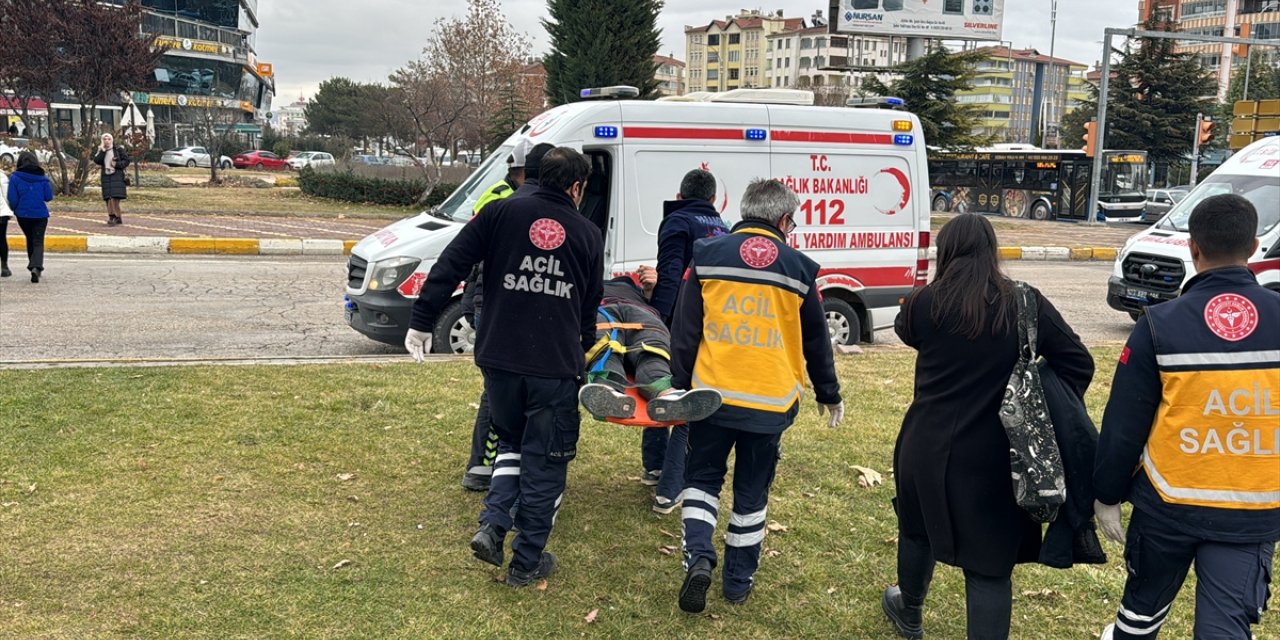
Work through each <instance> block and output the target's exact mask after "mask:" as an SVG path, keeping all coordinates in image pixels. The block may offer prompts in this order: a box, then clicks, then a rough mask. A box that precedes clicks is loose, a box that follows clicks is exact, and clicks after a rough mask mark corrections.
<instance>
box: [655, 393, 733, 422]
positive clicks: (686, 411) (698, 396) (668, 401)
mask: <svg viewBox="0 0 1280 640" xmlns="http://www.w3.org/2000/svg"><path fill="white" fill-rule="evenodd" d="M720 401H721V398H720V392H719V391H716V390H715V389H690V390H688V391H681V390H679V389H677V390H675V391H673V392H671V393H668V394H666V395H663V396H658V397H657V398H654V399H652V400H650V401H649V417H650V418H653V419H654V420H657V421H659V422H694V421H697V420H706V419H707V418H709V417H711V414H713V413H715V412H716V410H717V409H719V408H720Z"/></svg>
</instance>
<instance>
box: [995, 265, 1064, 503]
mask: <svg viewBox="0 0 1280 640" xmlns="http://www.w3.org/2000/svg"><path fill="white" fill-rule="evenodd" d="M1016 284H1017V296H1018V363H1017V364H1015V365H1014V367H1013V373H1012V374H1011V375H1010V376H1009V385H1008V386H1007V387H1006V388H1005V392H1004V400H1003V401H1002V402H1001V403H1000V422H1001V423H1002V424H1003V425H1004V430H1005V434H1006V435H1008V436H1009V467H1010V469H1011V471H1012V474H1013V494H1014V497H1015V498H1017V501H1018V506H1019V507H1022V508H1023V509H1024V510H1025V511H1026V512H1027V513H1028V514H1030V516H1031V518H1032V519H1033V520H1035V521H1036V522H1053V520H1054V518H1057V517H1058V507H1059V506H1060V505H1062V504H1063V503H1064V502H1066V500H1067V486H1066V478H1065V476H1064V474H1063V469H1062V454H1061V452H1059V451H1058V440H1057V437H1056V436H1055V434H1054V430H1053V421H1052V420H1051V419H1050V417H1049V405H1048V403H1047V402H1046V401H1045V397H1044V387H1043V386H1041V384H1040V369H1039V368H1038V367H1037V366H1036V360H1037V358H1038V356H1037V355H1036V339H1037V327H1036V318H1037V317H1038V316H1039V312H1040V310H1039V305H1038V304H1037V301H1036V295H1035V292H1033V291H1032V289H1031V287H1029V286H1027V284H1026V283H1024V282H1018V283H1016Z"/></svg>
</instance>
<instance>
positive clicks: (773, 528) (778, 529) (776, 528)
mask: <svg viewBox="0 0 1280 640" xmlns="http://www.w3.org/2000/svg"><path fill="white" fill-rule="evenodd" d="M768 529H769V531H770V532H771V533H786V532H787V525H785V524H779V523H778V521H777V520H770V521H769V526H768Z"/></svg>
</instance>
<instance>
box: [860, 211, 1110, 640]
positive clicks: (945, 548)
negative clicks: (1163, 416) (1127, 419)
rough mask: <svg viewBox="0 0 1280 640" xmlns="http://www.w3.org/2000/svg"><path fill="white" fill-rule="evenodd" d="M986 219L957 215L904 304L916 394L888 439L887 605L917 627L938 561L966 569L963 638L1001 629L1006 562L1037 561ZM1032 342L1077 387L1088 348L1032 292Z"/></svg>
mask: <svg viewBox="0 0 1280 640" xmlns="http://www.w3.org/2000/svg"><path fill="white" fill-rule="evenodd" d="M1015 291H1016V289H1015V287H1014V282H1013V280H1011V279H1009V278H1008V277H1006V276H1004V275H1003V274H1002V273H1001V271H1000V263H999V253H998V245H997V242H996V235H995V230H994V229H992V227H991V223H990V222H988V221H987V220H986V218H983V217H981V216H978V215H972V214H968V215H962V216H959V217H957V218H956V219H954V220H952V221H951V222H949V223H947V225H946V226H945V227H943V229H942V231H941V232H940V233H939V234H938V264H937V272H936V276H935V278H934V281H933V282H932V283H931V284H930V285H928V286H926V287H924V288H922V289H920V290H918V291H916V292H915V293H914V294H913V295H912V296H911V297H910V298H908V299H907V301H906V303H905V304H904V305H903V308H902V311H901V312H900V313H899V315H898V319H897V322H896V325H895V328H896V330H897V333H898V336H899V337H901V338H902V341H903V342H905V343H906V344H907V345H908V346H910V347H912V348H914V349H916V350H917V351H918V352H919V355H918V357H917V359H916V373H915V399H914V401H913V402H912V404H911V408H910V409H908V410H907V415H906V417H905V418H904V419H903V423H902V431H901V432H900V433H899V434H898V442H897V445H896V446H895V448H894V474H895V482H896V489H897V498H896V500H895V506H896V508H897V512H898V532H899V536H898V537H899V542H898V584H899V586H897V587H890V588H889V589H888V590H886V591H885V594H884V600H883V606H884V609H885V612H886V614H888V615H889V617H890V619H891V620H892V621H893V622H894V623H895V625H896V626H897V627H898V629H899V631H901V633H902V634H903V635H904V636H906V637H920V636H921V635H922V634H923V630H922V628H921V622H920V620H921V606H922V605H923V604H924V600H925V595H926V594H927V593H928V589H929V583H930V581H931V579H932V575H933V566H934V562H935V561H939V562H943V563H945V564H950V565H954V566H957V567H960V568H961V569H963V570H964V575H965V586H966V600H967V609H968V629H969V635H968V637H969V638H970V639H974V638H983V639H987V638H1007V637H1008V635H1009V622H1010V615H1011V611H1012V584H1011V581H1010V577H1011V575H1012V573H1013V567H1014V565H1015V564H1017V563H1021V562H1035V561H1036V559H1037V557H1038V554H1039V547H1040V525H1039V524H1037V523H1036V522H1035V521H1033V520H1032V519H1031V518H1030V517H1029V516H1028V515H1027V513H1026V512H1025V511H1023V510H1022V509H1021V508H1019V507H1018V504H1017V502H1016V500H1015V499H1014V494H1013V483H1012V480H1011V478H1010V473H1011V472H1010V467H1009V440H1008V437H1007V436H1006V435H1005V431H1004V427H1003V426H1002V425H1001V422H1000V417H999V411H1000V403H1001V400H1002V398H1003V397H1004V393H1005V387H1006V385H1007V384H1008V382H1009V375H1010V374H1011V373H1012V371H1013V367H1014V365H1015V364H1016V363H1017V361H1018V329H1017V318H1016V309H1017V298H1016V293H1015ZM1036 297H1037V299H1038V303H1039V317H1038V320H1037V321H1038V323H1039V340H1038V344H1037V346H1036V350H1037V353H1038V354H1040V355H1041V356H1043V357H1044V358H1045V359H1046V361H1047V363H1048V366H1050V367H1052V368H1053V370H1054V371H1055V372H1056V373H1057V374H1058V375H1059V377H1061V379H1062V380H1063V381H1064V382H1066V384H1067V385H1068V386H1069V387H1071V388H1072V389H1073V390H1074V391H1076V392H1078V393H1079V394H1080V395H1081V396H1083V395H1084V392H1085V390H1086V389H1087V388H1088V386H1089V383H1090V381H1092V379H1093V357H1092V356H1091V355H1090V354H1089V351H1088V350H1087V349H1085V347H1084V345H1083V344H1082V343H1081V342H1080V338H1079V337H1077V336H1076V334H1075V332H1074V331H1072V330H1071V327H1069V326H1067V323H1066V322H1065V321H1063V319H1062V316H1061V315H1059V314H1058V311H1057V310H1056V309H1054V307H1053V305H1052V304H1051V303H1050V302H1049V301H1048V300H1046V299H1045V298H1044V297H1043V296H1041V295H1040V293H1039V292H1036Z"/></svg>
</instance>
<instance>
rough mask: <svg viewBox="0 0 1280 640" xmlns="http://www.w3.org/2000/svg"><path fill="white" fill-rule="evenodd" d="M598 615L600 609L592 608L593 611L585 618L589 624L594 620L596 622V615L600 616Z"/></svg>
mask: <svg viewBox="0 0 1280 640" xmlns="http://www.w3.org/2000/svg"><path fill="white" fill-rule="evenodd" d="M598 615H600V610H599V609H592V610H591V613H588V614H587V617H585V618H583V620H586V621H587V624H591V623H592V622H595V621H596V616H598Z"/></svg>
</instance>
